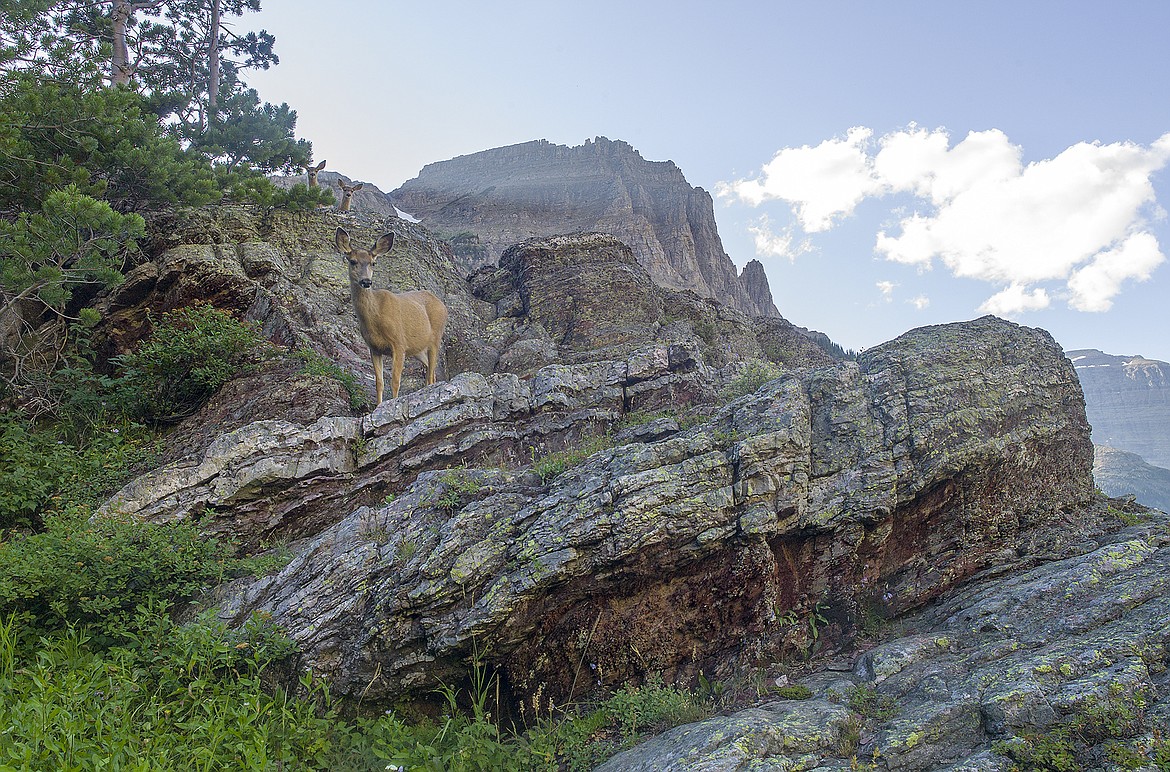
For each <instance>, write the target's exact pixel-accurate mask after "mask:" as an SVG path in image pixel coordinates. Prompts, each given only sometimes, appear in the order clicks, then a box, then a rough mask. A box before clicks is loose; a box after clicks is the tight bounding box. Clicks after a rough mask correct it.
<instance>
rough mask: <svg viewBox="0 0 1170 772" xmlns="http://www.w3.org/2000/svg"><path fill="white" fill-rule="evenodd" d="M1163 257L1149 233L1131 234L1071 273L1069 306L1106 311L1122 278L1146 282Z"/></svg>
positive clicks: (1116, 292)
mask: <svg viewBox="0 0 1170 772" xmlns="http://www.w3.org/2000/svg"><path fill="white" fill-rule="evenodd" d="M1164 259H1165V258H1164V257H1163V255H1162V253H1161V252H1160V251H1159V249H1158V241H1157V239H1155V238H1154V237H1153V236H1151V235H1150V234H1148V233H1137V234H1134V235H1133V236H1130V237H1129V238H1128V239H1126V240H1125V242H1124V243H1122V244H1121V245H1120V246H1119V247H1117V249H1112V250H1109V251H1107V252H1101V253H1099V254H1098V255H1096V256H1095V257H1094V258H1093V262H1091V263H1090V264H1089V265H1087V266H1085V267H1084V268H1080V269H1078V270H1077V271H1076V272H1074V273H1073V275H1072V276H1071V277H1070V278H1069V280H1068V288H1069V290H1070V291H1071V293H1072V295H1071V297H1070V299H1069V305H1070V306H1072V307H1073V308H1075V309H1077V310H1078V311H1108V310H1109V309H1110V308H1112V307H1113V298H1114V297H1115V296H1116V295H1117V294H1118V293H1119V292H1121V283H1122V282H1123V281H1125V280H1126V279H1134V280H1136V281H1145V280H1146V279H1148V278H1150V274H1151V273H1153V271H1154V269H1155V268H1157V267H1158V265H1159V264H1161V262H1162V261H1163V260H1164Z"/></svg>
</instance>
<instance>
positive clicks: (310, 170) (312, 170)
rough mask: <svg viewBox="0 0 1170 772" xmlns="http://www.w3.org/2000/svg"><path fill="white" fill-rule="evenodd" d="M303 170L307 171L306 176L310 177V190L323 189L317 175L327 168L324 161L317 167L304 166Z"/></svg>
mask: <svg viewBox="0 0 1170 772" xmlns="http://www.w3.org/2000/svg"><path fill="white" fill-rule="evenodd" d="M301 168H302V169H304V170H305V174H307V175H309V187H310V188H319V187H321V183H319V182H317V175H318V174H319V173H320V172H321V170H322V169H324V168H325V161H322V162H321V163H319V164H317V165H316V166H302V167H301Z"/></svg>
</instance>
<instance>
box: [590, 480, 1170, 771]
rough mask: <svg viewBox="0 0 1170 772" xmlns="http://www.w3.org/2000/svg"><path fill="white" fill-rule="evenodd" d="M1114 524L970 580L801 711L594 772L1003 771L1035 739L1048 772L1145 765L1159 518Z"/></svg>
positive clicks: (661, 747)
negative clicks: (1063, 554) (1056, 552)
mask: <svg viewBox="0 0 1170 772" xmlns="http://www.w3.org/2000/svg"><path fill="white" fill-rule="evenodd" d="M1115 505H1119V506H1122V507H1124V506H1125V505H1124V503H1119V502H1112V503H1110V504H1109V506H1110V507H1113V506H1115ZM1103 508H1105V505H1104V504H1102V505H1100V506H1099V507H1095V508H1094V509H1093V510H1089V511H1086V513H1085V514H1088V515H1089V518H1090V519H1091V518H1092V517H1093V516H1094V513H1096V514H1097V515H1098V516H1099V512H1098V511H1097V510H1099V509H1103ZM1127 518H1128V519H1131V520H1136V521H1141V522H1139V523H1138V524H1136V525H1133V526H1130V527H1128V528H1126V529H1124V530H1122V531H1120V532H1118V533H1115V534H1113V535H1110V536H1105V537H1100V536H1098V537H1096V538H1094V537H1093V536H1092V534H1091V533H1089V532H1088V530H1087V529H1085V526H1086V524H1087V521H1086V520H1083V519H1081V518H1080V517H1079V516H1078V519H1077V521H1076V522H1069V523H1068V527H1069V528H1072V529H1082V530H1083V538H1084V539H1085V540H1086V543H1085V550H1086V554H1084V555H1077V556H1075V557H1071V558H1066V559H1062V560H1056V561H1052V562H1047V563H1042V564H1040V565H1038V566H1036V567H1034V568H1031V569H1028V570H1026V571H1021V572H1018V573H1016V574H1014V575H1009V576H996V577H984V578H983V579H981V580H979V581H975V582H973V583H971V584H970V585H969V586H967V587H965V588H963V589H962V590H959V591H958V592H956V593H953V594H952V595H951V596H950V597H948V598H946V599H945V600H944V601H943V602H941V603H939V604H937V605H935V606H932V607H931V608H929V609H928V610H926V611H925V612H922V613H920V614H918V615H915V616H911V617H909V618H907V619H904V620H902V621H901V622H900V623H899V624H897V625H895V626H894V627H892V628H890V629H887V630H883V631H881V632H882V633H884V634H885V636H886V637H887V638H888V640H886V641H885V642H883V643H881V644H880V645H878V646H876V647H874V648H872V649H870V650H869V651H867V652H865V653H864V654H863V655H861V656H859V657H857V659H856V661H855V662H854V664H853V667H852V668H851V669H850V670H848V671H846V672H832V671H822V672H819V673H816V674H814V675H812V676H810V677H807V678H805V679H803V680H802V685H805V686H807V687H808V688H809V689H810V691H811V693H812V698H811V699H808V700H802V701H792V700H787V701H786V700H775V699H772V700H766V701H764V702H763V704H761V705H760V706H758V707H754V708H751V709H748V710H742V711H739V712H735V713H732V714H731V715H728V716H716V717H714V718H711V719H708V720H706V721H703V722H700V723H697V724H690V725H686V726H680V727H677V728H675V729H672V730H670V731H668V732H665V733H664V734H662V735H660V736H659V737H656V738H654V739H652V740H650V741H648V742H646V743H643V744H642V745H640V746H638V747H636V748H633V749H631V750H628V751H626V752H624V753H621V754H618V755H617V756H615V757H613V758H612V759H610V760H609V761H608V762H607V763H605V764H603V765H602V766H601V767H599V769H598V772H619V770H620V772H642V771H645V772H651V771H656V770H662V769H679V770H683V769H686V770H704V772H734V770H741V769H819V770H830V769H857V768H859V767H862V768H869V767H868V765H869V764H873V765H875V766H876V767H877V768H881V769H889V770H953V771H954V772H959V770H1006V769H1015V768H1020V767H1017V766H1014V765H1013V763H1012V761H1011V759H1010V758H1008V757H1007V756H1006V755H1000V754H999V753H997V752H996V751H1000V752H1003V753H1005V754H1006V753H1010V752H1011V749H1012V748H1019V747H1023V746H1025V745H1027V744H1028V743H1029V742H1037V743H1043V742H1045V738H1046V736H1047V737H1048V738H1049V739H1048V740H1047V742H1048V743H1049V745H1047V746H1039V747H1046V748H1047V752H1048V755H1040V754H1037V757H1036V758H1037V759H1038V760H1039V759H1051V760H1052V762H1053V764H1056V763H1060V764H1062V765H1063V766H1062V767H1061V768H1065V769H1074V768H1076V769H1090V768H1091V769H1097V768H1113V767H1111V766H1108V765H1107V764H1105V763H1104V762H1105V761H1106V760H1107V759H1113V758H1121V755H1120V754H1119V753H1118V751H1119V749H1122V748H1124V749H1125V750H1126V752H1127V753H1128V754H1129V759H1130V760H1131V763H1132V768H1138V767H1140V768H1142V769H1154V768H1155V767H1156V766H1157V765H1156V764H1155V754H1156V753H1157V752H1158V751H1155V750H1153V749H1154V748H1155V740H1156V738H1164V737H1165V735H1164V731H1165V727H1166V726H1167V725H1168V724H1167V722H1168V721H1170V669H1168V666H1170V649H1168V643H1170V603H1167V602H1166V598H1167V597H1170V519H1167V518H1166V517H1165V516H1164V515H1161V514H1152V513H1142V512H1140V511H1132V510H1131V511H1130V512H1128V513H1127ZM907 630H909V631H913V632H912V633H906V632H899V631H907ZM858 695H866V699H865V701H862V700H860V699H858ZM879 705H881V706H882V711H881V712H880V713H879V712H878V711H877V710H873V709H872V708H876V707H877V706H879ZM867 706H869V708H867ZM1077 717H1080V718H1081V719H1082V720H1083V719H1086V718H1087V719H1088V720H1087V722H1086V723H1083V724H1082V726H1087V727H1088V729H1087V730H1082V731H1080V732H1077V733H1074V734H1073V737H1075V738H1076V739H1077V741H1078V743H1079V744H1080V748H1074V747H1073V745H1072V743H1069V744H1068V746H1067V748H1068V750H1067V751H1064V752H1063V754H1064V755H1059V754H1060V753H1061V751H1059V750H1058V749H1059V748H1060V746H1059V745H1057V744H1056V742H1055V740H1054V739H1052V738H1054V737H1055V736H1056V735H1054V734H1050V733H1052V732H1053V730H1056V729H1057V728H1058V727H1059V726H1060V725H1061V724H1068V723H1069V722H1071V721H1074V720H1076V718H1077ZM997 741H999V742H997ZM993 749H994V750H993ZM1074 751H1075V752H1077V754H1078V755H1077V757H1076V758H1074V755H1073V753H1074ZM1162 753H1164V751H1162ZM1158 758H1159V759H1164V756H1159V757H1158ZM1143 763H1144V764H1146V766H1142V764H1143ZM1021 766H1024V767H1025V768H1033V767H1027V766H1026V765H1021ZM1035 768H1039V767H1035ZM1044 768H1049V767H1044ZM1052 768H1055V767H1052Z"/></svg>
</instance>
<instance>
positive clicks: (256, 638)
mask: <svg viewBox="0 0 1170 772" xmlns="http://www.w3.org/2000/svg"><path fill="white" fill-rule="evenodd" d="M16 625H17V623H16V620H13V619H9V620H7V621H4V620H2V619H0V692H3V694H4V695H5V698H4V699H3V700H0V725H3V726H4V727H6V732H5V736H4V739H3V741H2V742H0V767H3V768H6V769H8V768H13V769H16V768H19V769H99V768H100V769H137V770H146V769H171V770H187V769H191V770H204V769H272V768H289V769H331V768H335V767H334V766H333V762H332V760H331V758H330V757H331V755H336V754H338V753H339V752H343V751H346V750H348V749H350V748H352V747H353V745H354V743H352V742H351V741H350V740H349V738H348V737H347V735H346V730H347V729H348V727H347V726H346V724H345V723H344V722H343V721H341V720H340V719H339V718H338V716H337V714H336V712H335V711H334V710H333V709H332V707H331V706H330V705H328V701H327V695H324V694H323V686H322V685H321V684H319V683H318V682H315V681H313V679H312V678H311V676H306V677H305V678H302V680H301V683H300V688H301V690H302V692H303V693H304V694H305V696H306V698H305V699H299V700H298V699H294V698H293V697H292V696H290V695H289V693H288V692H287V691H286V690H284V689H281V688H279V687H278V688H270V687H268V686H267V685H266V684H265V683H264V680H263V678H262V674H263V673H264V672H265V671H266V669H267V668H268V667H269V665H270V664H271V663H272V662H273V661H275V660H276V659H278V658H279V657H281V656H284V655H286V654H287V653H288V652H289V651H290V650H291V649H290V644H289V643H288V641H287V639H286V638H284V637H283V636H281V635H280V634H279V633H277V632H276V631H273V630H272V629H271V628H270V627H269V626H266V625H264V624H263V623H260V622H256V623H253V624H250V625H249V626H246V627H245V629H244V630H242V631H237V632H231V631H227V630H225V629H224V628H223V627H222V626H217V625H212V624H207V623H200V624H196V625H191V626H186V627H178V626H175V625H174V624H173V623H171V622H170V620H169V619H168V618H167V617H166V616H165V615H164V614H161V613H160V610H159V609H154V610H151V611H145V612H143V620H142V625H141V627H142V628H143V629H144V630H146V631H148V632H147V633H145V634H144V635H143V636H142V637H141V638H139V639H137V640H135V641H132V642H131V643H130V645H128V646H127V647H124V648H118V649H113V650H110V651H106V652H99V651H97V650H95V649H94V647H93V646H92V643H93V642H92V641H91V640H90V639H89V638H88V636H87V635H86V634H85V633H84V632H82V631H79V630H73V629H70V630H67V631H65V632H64V633H63V634H62V635H60V636H55V637H51V638H46V639H42V641H41V649H40V651H39V652H38V653H37V654H36V656H35V657H24V656H22V655H21V653H20V651H19V649H18V648H17V645H16V644H17V640H16V639H17V633H16ZM322 705H323V707H322ZM348 768H350V769H358V768H365V769H369V768H370V766H368V765H364V766H358V765H356V764H355V765H353V766H350V767H348Z"/></svg>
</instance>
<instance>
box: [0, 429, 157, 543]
mask: <svg viewBox="0 0 1170 772" xmlns="http://www.w3.org/2000/svg"><path fill="white" fill-rule="evenodd" d="M153 447H154V446H153V442H152V441H151V437H150V436H149V435H148V434H147V433H146V432H145V431H144V430H143V427H141V426H136V425H134V424H128V423H121V424H109V425H104V426H101V427H97V428H93V429H92V430H91V431H90V432H89V434H88V436H87V437H86V439H85V441H84V442H78V441H77V440H76V438H75V437H74V436H72V433H71V432H70V430H69V428H68V426H65V425H57V424H51V423H50V424H38V423H37V422H35V421H33V420H31V419H29V418H28V417H27V416H26V415H24V414H23V413H19V412H11V413H0V529H3V528H12V527H23V528H29V527H38V526H39V525H40V523H41V520H42V517H43V515H44V513H46V512H50V511H64V510H68V509H70V508H74V507H84V506H93V505H96V504H97V503H98V502H99V501H101V500H102V499H103V498H104V497H105V496H107V495H109V494H111V493H113V492H114V491H116V490H117V489H118V488H119V487H121V486H122V485H124V484H125V482H126V480H127V479H128V478H129V476H130V474H131V473H132V471H133V470H134V469H135V468H136V467H138V466H141V465H143V464H144V463H145V462H146V461H147V460H148V459H149V458H150V457H151V455H152V453H153Z"/></svg>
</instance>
